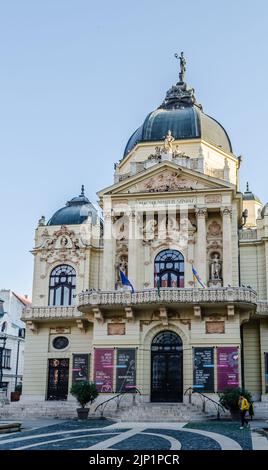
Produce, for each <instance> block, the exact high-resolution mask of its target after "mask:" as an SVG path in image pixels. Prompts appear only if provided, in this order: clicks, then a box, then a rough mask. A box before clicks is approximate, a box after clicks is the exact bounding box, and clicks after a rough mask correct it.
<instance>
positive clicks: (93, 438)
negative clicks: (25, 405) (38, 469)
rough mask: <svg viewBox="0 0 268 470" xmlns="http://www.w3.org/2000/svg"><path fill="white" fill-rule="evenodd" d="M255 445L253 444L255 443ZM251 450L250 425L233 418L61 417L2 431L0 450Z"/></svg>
mask: <svg viewBox="0 0 268 470" xmlns="http://www.w3.org/2000/svg"><path fill="white" fill-rule="evenodd" d="M253 448H254V446H253ZM7 449H17V450H22V449H23V450H24V449H25V450H26V449H27V450H31V449H33V450H48V449H49V450H62V449H73V450H79V449H88V450H90V449H91V450H104V449H118V450H180V449H181V450H205V449H206V450H221V449H222V450H229V449H230V450H241V449H244V450H249V449H252V438H251V430H250V429H243V430H240V429H239V423H234V422H231V421H228V422H227V421H206V422H191V423H125V422H124V423H116V422H113V421H109V420H88V421H86V422H81V421H73V420H72V421H59V422H58V423H57V424H49V425H44V426H42V427H35V428H34V429H26V430H23V431H22V432H20V433H14V434H9V435H7V434H6V435H2V436H1V437H0V450H7Z"/></svg>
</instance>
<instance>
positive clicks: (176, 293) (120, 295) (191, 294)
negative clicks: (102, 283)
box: [78, 287, 257, 310]
mask: <svg viewBox="0 0 268 470" xmlns="http://www.w3.org/2000/svg"><path fill="white" fill-rule="evenodd" d="M216 302H223V303H224V302H225V303H234V302H241V303H250V304H257V293H256V292H255V291H254V290H253V289H250V288H243V287H222V288H207V289H195V288H194V289H192V288H189V289H188V288H187V289H182V288H170V289H168V288H162V289H160V291H159V292H158V290H157V289H150V290H149V289H148V290H141V291H136V292H134V293H131V292H129V291H94V290H92V291H88V292H87V291H85V292H81V293H80V294H79V296H78V308H79V309H81V310H83V306H84V307H91V306H92V307H94V306H107V307H108V306H113V305H142V304H146V305H148V304H163V303H167V304H172V303H182V304H192V303H204V304H206V303H216Z"/></svg>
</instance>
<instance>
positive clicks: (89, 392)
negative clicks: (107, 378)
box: [71, 381, 99, 419]
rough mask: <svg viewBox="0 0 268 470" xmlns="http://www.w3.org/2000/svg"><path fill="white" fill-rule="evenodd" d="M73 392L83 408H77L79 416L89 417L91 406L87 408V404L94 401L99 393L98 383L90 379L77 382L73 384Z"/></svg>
mask: <svg viewBox="0 0 268 470" xmlns="http://www.w3.org/2000/svg"><path fill="white" fill-rule="evenodd" d="M71 394H72V395H73V396H74V397H75V398H76V399H77V401H78V403H79V404H80V405H81V408H77V414H78V418H79V419H87V417H88V413H89V408H86V405H87V404H88V403H90V404H91V403H93V401H94V400H95V399H96V398H97V396H98V394H99V392H98V391H97V387H96V384H95V383H94V382H88V381H82V382H77V383H75V384H73V385H72V388H71Z"/></svg>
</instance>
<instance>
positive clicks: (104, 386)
mask: <svg viewBox="0 0 268 470" xmlns="http://www.w3.org/2000/svg"><path fill="white" fill-rule="evenodd" d="M113 376H114V349H112V348H105V349H103V348H97V349H95V361H94V381H95V383H96V385H97V390H98V392H101V393H105V392H106V393H109V392H113Z"/></svg>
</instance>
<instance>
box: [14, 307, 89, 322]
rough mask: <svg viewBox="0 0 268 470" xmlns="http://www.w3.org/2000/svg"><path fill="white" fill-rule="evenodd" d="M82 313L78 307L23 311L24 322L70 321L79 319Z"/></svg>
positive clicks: (31, 308) (36, 308) (42, 308)
mask: <svg viewBox="0 0 268 470" xmlns="http://www.w3.org/2000/svg"><path fill="white" fill-rule="evenodd" d="M81 317H82V313H81V312H79V311H78V310H77V307H75V306H72V307H26V308H25V309H24V310H23V314H22V320H23V321H25V322H27V321H29V320H34V321H36V320H46V319H48V320H52V319H55V320H60V319H63V320H68V319H79V318H81Z"/></svg>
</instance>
